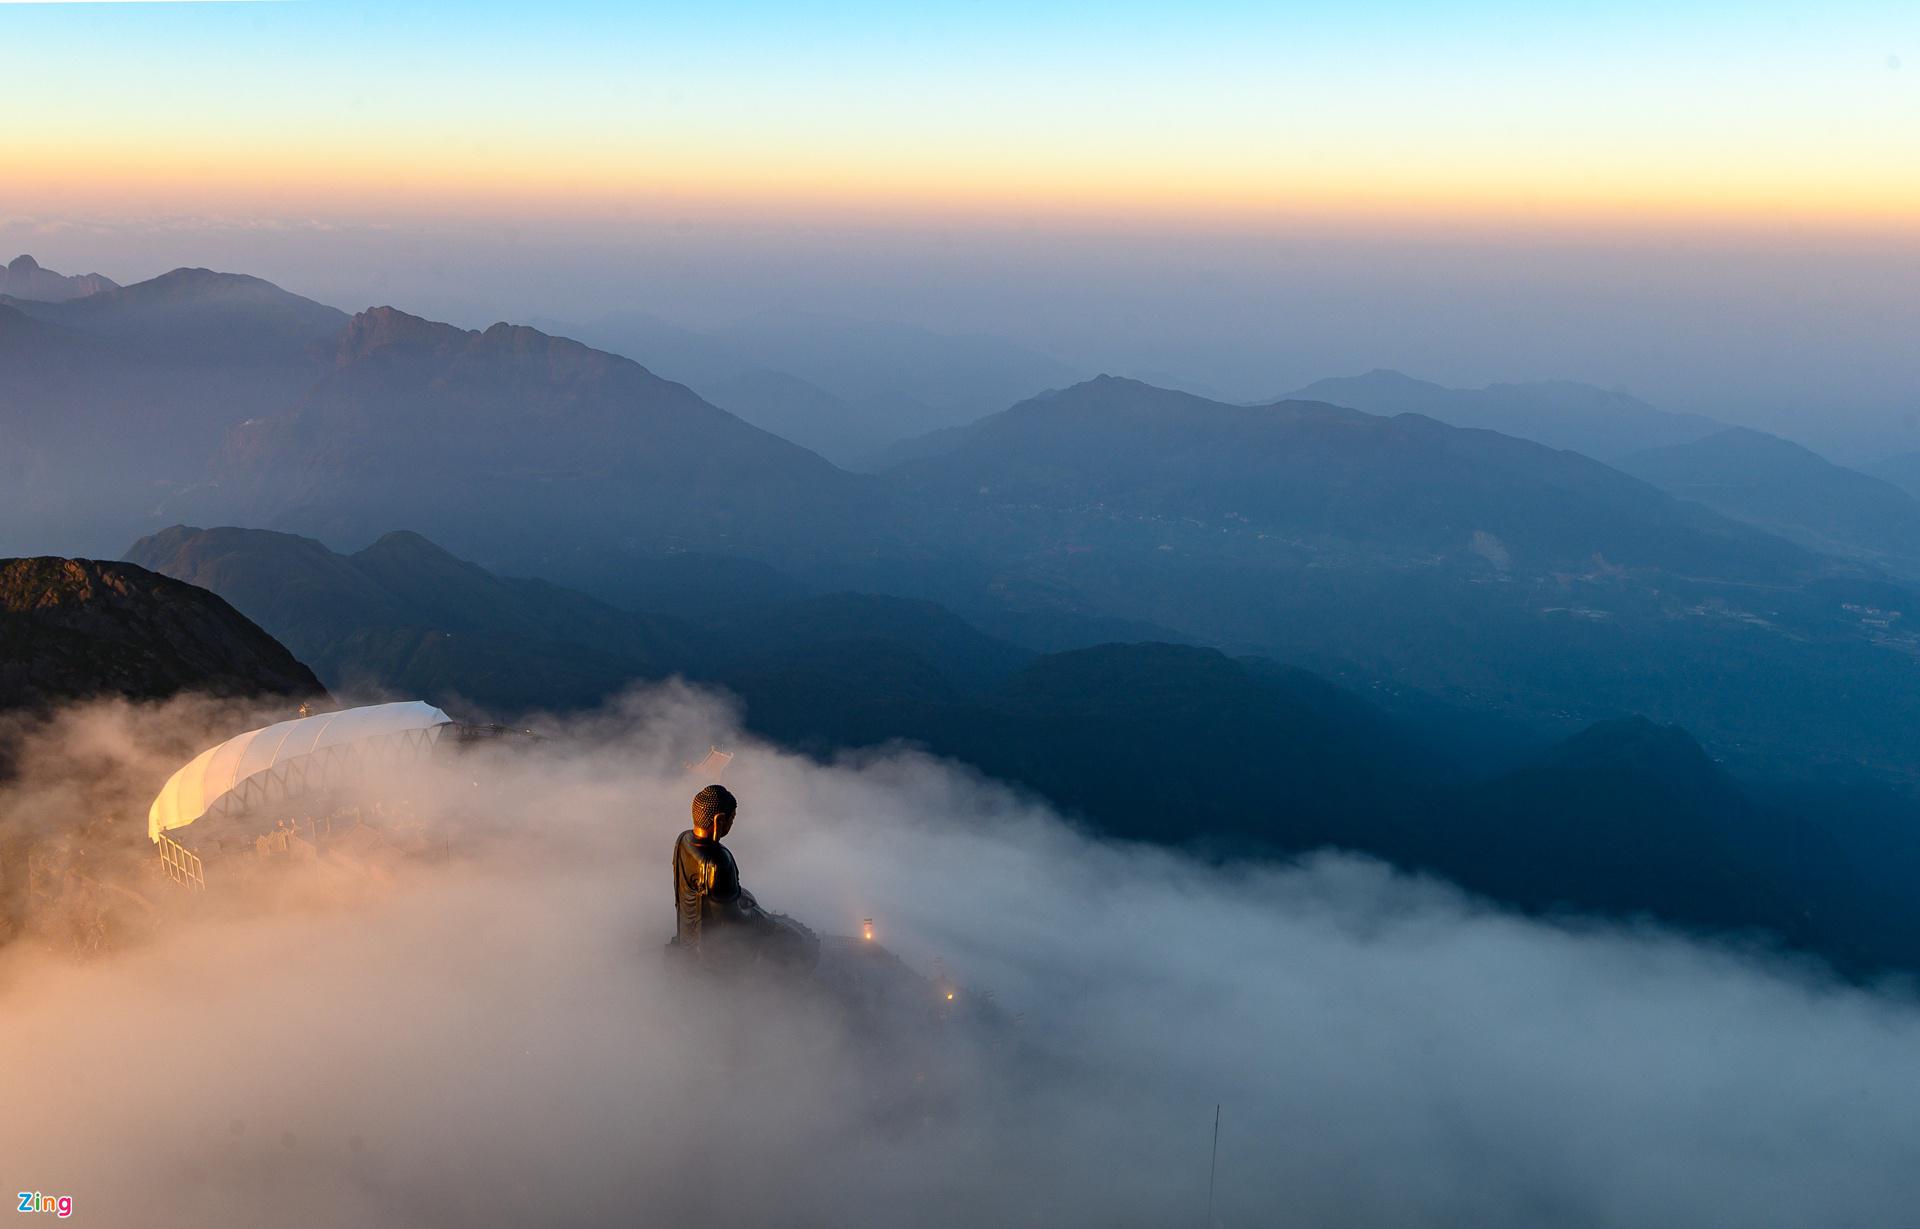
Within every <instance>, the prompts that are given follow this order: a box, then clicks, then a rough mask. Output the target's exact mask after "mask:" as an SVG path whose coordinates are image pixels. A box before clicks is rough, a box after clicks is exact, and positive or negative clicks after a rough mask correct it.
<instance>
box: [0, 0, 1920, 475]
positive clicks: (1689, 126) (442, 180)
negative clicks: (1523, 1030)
mask: <svg viewBox="0 0 1920 1229" xmlns="http://www.w3.org/2000/svg"><path fill="white" fill-rule="evenodd" d="M0 37H5V38H8V39H9V40H10V41H12V42H13V44H14V45H15V46H18V47H22V48H31V49H32V51H31V54H22V55H17V56H15V57H14V59H13V62H12V64H11V66H10V83H11V84H12V86H13V88H14V92H15V94H16V96H17V97H19V98H21V99H25V100H30V101H29V102H28V103H27V104H26V105H27V106H28V107H29V108H30V110H29V111H28V114H29V115H30V117H31V119H32V121H33V122H31V123H24V124H20V125H17V126H13V127H12V129H11V130H10V131H8V132H6V133H4V134H0V162H4V163H5V164H6V165H8V166H9V167H11V168H14V169H15V171H16V173H14V174H13V175H12V176H11V180H12V182H11V183H10V184H9V191H8V194H7V199H6V201H5V203H4V204H3V205H0V249H7V250H10V251H14V252H30V253H32V254H33V255H34V256H36V257H37V258H38V259H40V260H41V261H42V263H44V264H46V265H48V266H49V267H52V268H56V269H59V270H61V271H63V272H68V273H73V272H88V271H91V270H95V269H97V270H98V271H100V272H103V273H106V274H107V275H108V276H111V277H114V278H116V279H117V280H120V281H123V282H124V281H133V280H139V279H140V278H142V277H147V276H151V275H153V274H157V273H160V272H163V271H165V270H166V269H168V268H172V267H175V266H178V265H206V266H209V267H215V268H222V269H228V270H232V271H237V272H247V273H253V274H257V275H259V276H262V277H266V278H268V279H269V280H272V281H274V282H277V283H279V284H280V285H283V286H285V287H286V288H287V289H289V290H293V291H295V292H297V293H301V294H305V295H308V296H310V297H313V298H316V299H319V300H321V301H322V302H327V303H331V304H334V305H336V306H339V307H341V308H343V309H346V310H350V311H351V310H357V309H359V308H363V307H366V306H368V305H371V304H378V303H392V304H394V305H396V306H400V307H403V308H405V309H407V310H409V311H414V312H418V313H421V314H425V315H428V316H432V317H435V318H440V319H446V320H450V321H453V322H455V323H460V324H465V325H484V324H487V323H491V322H492V321H494V320H501V319H506V320H521V321H524V320H528V319H547V320H563V321H591V320H592V319H594V318H595V317H597V316H599V315H603V314H606V313H610V312H618V311H635V310H637V311H643V312H647V313H651V314H654V315H658V316H660V317H662V318H664V319H666V320H669V321H673V322H681V323H693V324H700V323H711V322H715V321H722V320H728V319H734V318H739V317H743V316H748V315H752V314H754V313H756V312H759V311H762V310H766V309H800V310H806V311H813V312H821V313H830V314H844V315H848V316H853V317H857V318H862V319H871V320H883V321H896V322H904V323H910V324H915V325H920V326H923V327H926V328H930V329H934V330H937V331H942V332H981V333H989V334H994V335H997V336H1001V337H1005V338H1007V339H1009V340H1012V341H1014V342H1017V343H1019V344H1021V345H1024V346H1028V347H1031V348H1033V349H1035V350H1038V351H1041V352H1043V353H1045V354H1048V355H1052V356H1054V357H1056V358H1058V359H1059V360H1061V361H1062V362H1064V363H1066V364H1067V365H1069V366H1071V367H1074V368H1076V369H1084V370H1086V371H1088V372H1089V373H1091V372H1094V371H1113V372H1119V373H1143V374H1150V375H1151V374H1158V375H1162V376H1169V377H1173V378H1175V379H1177V380H1178V381H1179V382H1182V383H1184V384H1187V385H1189V386H1191V387H1195V388H1204V389H1210V390H1215V391H1217V392H1219V393H1220V394H1222V395H1225V396H1228V397H1232V398H1235V399H1254V398H1261V397H1268V396H1273V395H1277V394H1279V393H1282V392H1285V391H1287V390H1288V389H1291V388H1295V387H1299V386H1300V385H1302V384H1305V383H1308V382H1310V381H1312V380H1315V379H1319V378H1323V377H1326V376H1332V375H1341V374H1350V373H1354V372H1359V371H1365V370H1368V369H1371V368H1374V367H1391V368H1395V369H1399V370H1402V371H1406V372H1408V373H1409V374H1412V375H1415V376H1419V377H1421V378H1424V379H1430V380H1434V381H1437V382H1440V383H1444V384H1449V385H1454V386H1479V385H1483V384H1486V383H1490V382H1502V381H1529V380H1542V379H1567V380H1575V381H1581V382H1585V383H1591V384H1596V385H1599V386H1602V387H1606V388H1619V389H1625V390H1627V391H1631V392H1632V393H1634V394H1635V395H1637V396H1640V397H1642V398H1644V399H1645V400H1648V401H1650V402H1652V403H1654V404H1656V405H1659V406H1661V407H1663V408H1667V409H1672V410H1677V411H1693V412H1699V413H1704V414H1709V415H1712V416H1715V417H1718V418H1722V419H1725V420H1727V421H1729V422H1734V423H1739V424H1742V425H1751V426H1757V427H1761V428H1764V429H1768V430H1773V431H1777V432H1781V433H1783V434H1787V435H1789V436H1791V437H1793V438H1795V439H1798V440H1801V441H1802V442H1805V443H1807V444H1809V445H1811V446H1813V447H1816V448H1818V449H1821V450H1823V451H1826V452H1828V453H1830V454H1831V455H1833V456H1834V458H1835V459H1837V460H1841V461H1850V462H1857V463H1864V462H1865V461H1868V460H1871V459H1874V458H1877V457H1883V456H1885V455H1887V454H1889V453H1893V452H1899V451H1903V450H1908V449H1920V425H1917V424H1916V417H1915V415H1916V410H1920V349H1917V348H1916V347H1914V346H1913V345H1911V342H1910V336H1909V335H1910V333H1911V316H1912V311H1913V306H1914V304H1913V294H1912V289H1911V288H1912V287H1913V286H1914V285H1916V284H1920V223H1916V219H1917V218H1920V172H1917V171H1916V169H1915V168H1916V163H1915V162H1914V160H1913V159H1912V157H1911V149H1912V142H1913V138H1914V136H1915V134H1916V131H1917V130H1920V71H1916V69H1920V17H1916V15H1915V12H1914V11H1913V10H1911V9H1910V8H1908V7H1905V6H1900V5H1893V4H1881V3H1853V4H1847V5H1843V6H1840V7H1838V8H1835V9H1828V10H1823V12H1822V13H1821V14H1820V16H1819V19H1818V20H1817V21H1816V20H1812V19H1809V18H1808V17H1807V16H1805V15H1804V14H1802V13H1800V12H1798V11H1797V10H1796V8H1795V7H1794V6H1790V5H1784V4H1763V5H1746V6H1739V7H1737V8H1736V7H1735V6H1731V5H1725V4H1719V3H1716V4H1712V5H1706V6H1699V7H1697V8H1695V9H1693V10H1691V11H1688V12H1685V13H1680V12H1674V11H1670V10H1668V9H1666V8H1663V7H1661V6H1651V5H1645V6H1641V5H1636V6H1633V8H1632V10H1631V11H1630V12H1628V13H1625V14H1622V13H1620V12H1619V11H1617V10H1615V11H1613V12H1611V14H1610V16H1609V17H1608V18H1607V19H1602V18H1600V17H1598V16H1594V17H1583V16H1579V15H1574V14H1566V13H1546V12H1537V11H1534V10H1532V9H1530V8H1526V7H1524V6H1515V5H1510V4H1504V3H1500V4H1471V5H1452V6H1444V7H1441V8H1435V7H1434V6H1427V5H1414V4H1408V3H1400V2H1383V3H1379V4H1375V5H1372V6H1370V7H1369V8H1367V9H1366V10H1364V11H1361V12H1346V13H1343V14H1340V15H1335V14H1332V13H1328V12H1323V11H1319V10H1316V9H1314V8H1312V7H1311V6H1298V5H1281V6H1248V5H1240V4H1219V5H1212V6H1207V7H1205V8H1203V9H1200V10H1194V11H1190V12H1186V13H1183V14H1182V15H1181V16H1180V17H1178V18H1177V19H1176V18H1175V17H1173V16H1172V15H1170V14H1168V13H1164V12H1160V11H1158V10H1156V9H1154V8H1152V7H1151V6H1136V5H1123V6H1118V7H1114V6H1102V7H1101V8H1099V9H1098V10H1095V9H1092V8H1088V7H1086V6H1081V5H1040V6H1022V7H1021V8H1020V9H1018V10H1012V9H1008V8H1005V7H1002V6H993V5H989V6H984V7H964V8H963V7H955V6H916V7H915V9H914V10H913V11H912V12H905V11H896V10H893V9H891V8H888V7H887V6H878V5H872V4H866V3H839V4H816V5H806V6H797V7H787V6H769V5H764V4H757V3H741V4H735V5H729V6H724V7H722V8H721V9H718V10H708V11H705V12H704V13H703V15H702V17H701V18H700V19H699V20H693V19H691V18H689V17H688V16H687V15H685V14H658V13H647V12H642V11H628V10H623V9H620V8H619V7H617V6H608V5H604V4H599V3H589V2H581V0H570V2H567V3H558V4H553V5H545V6H541V7H540V8H539V9H538V10H537V12H536V11H533V10H524V9H521V8H519V7H517V6H507V5H495V4H478V5H466V6H461V7H460V8H458V9H453V8H448V7H446V6H442V5H438V4H422V5H410V6H404V7H402V8H394V7H391V6H375V5H369V4H363V3H358V2H356V0H341V2H331V3H311V4H290V5H256V4H154V5H145V4H143V5H118V4H107V5H96V4H87V5H68V4H50V5H39V4H36V5H4V6H0ZM80 64H85V65H87V66H88V71H85V72H75V71H73V69H74V66H76V65H80ZM182 65H186V66H191V67H189V68H186V69H184V70H183V69H182V67H181V66H182ZM215 68H217V71H210V70H212V69H215ZM634 357H636V358H639V359H640V360H641V361H642V362H644V361H645V360H646V356H645V355H636V356H634Z"/></svg>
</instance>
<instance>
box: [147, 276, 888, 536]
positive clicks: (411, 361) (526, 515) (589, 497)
mask: <svg viewBox="0 0 1920 1229" xmlns="http://www.w3.org/2000/svg"><path fill="white" fill-rule="evenodd" d="M214 475H215V476H214V480H213V481H212V482H210V483H208V484H206V485H205V486H203V487H201V488H199V489H197V490H195V491H194V492H192V493H190V495H188V496H186V497H184V498H183V499H182V500H180V501H179V503H178V504H177V505H176V506H177V507H179V508H182V509H186V510H188V511H191V512H193V513H194V514H195V515H204V516H207V517H208V518H209V519H215V518H217V519H221V520H237V521H242V522H246V523H251V524H259V525H269V526H274V527H278V528H287V529H292V530H296V531H299V532H304V533H311V534H316V535H320V536H324V537H326V538H328V539H330V540H332V541H336V542H354V541H368V540H371V539H372V538H374V537H377V536H378V535H379V534H380V533H381V532H383V531H384V530H385V529H386V527H388V526H391V525H395V524H409V525H416V526H419V527H420V528H421V530H422V531H423V532H426V533H428V534H429V535H430V536H432V537H433V538H434V539H435V540H438V541H443V542H446V543H448V544H449V545H451V546H452V547H453V548H454V549H456V550H459V551H461V552H462V553H468V554H473V555H477V556H480V557H482V558H485V559H488V560H491V561H504V562H505V563H506V564H507V565H508V566H513V567H516V568H519V569H523V570H535V571H539V570H544V569H543V567H542V565H543V564H553V565H554V566H555V567H563V566H564V564H565V562H566V561H565V556H566V555H568V554H570V553H572V552H577V551H582V550H586V551H591V552H594V553H596V554H599V555H602V556H609V555H610V556H612V557H621V556H625V555H629V554H632V553H645V552H659V551H664V550H669V549H695V550H707V551H716V552H722V553H725V552H729V551H753V552H756V553H760V554H762V555H770V554H781V553H785V552H791V553H793V554H794V555H796V556H801V557H805V556H809V555H810V556H813V557H816V558H821V557H825V558H831V557H832V556H833V555H834V552H835V551H836V550H840V549H843V548H844V547H845V546H846V544H848V543H849V542H851V541H854V540H859V539H862V538H864V537H866V536H867V533H868V529H869V527H871V526H874V525H877V524H878V523H879V521H878V520H877V519H876V518H874V517H873V516H872V515H871V514H870V508H871V498H870V494H869V492H868V490H867V484H864V483H862V482H860V481H859V480H857V479H854V478H853V477H851V476H850V475H847V474H844V473H842V472H840V471H838V470H836V469H834V468H833V467H832V466H831V465H829V464H827V463H826V462H825V461H822V460H821V459H820V458H819V457H817V456H815V455H813V454H812V453H809V452H807V451H805V450H804V449H801V448H799V447H796V446H795V445H792V444H789V443H787V442H786V441H785V440H782V439H779V438H778V437H776V436H772V435H769V434H767V433H766V432H764V431H761V430H759V429H758V428H755V427H750V426H748V425H747V424H746V423H744V422H741V421H740V420H739V419H737V418H735V417H733V416H732V415H731V414H728V413H726V412H724V411H722V410H718V409H716V408H714V407H713V406H711V405H709V404H707V403H706V402H705V401H703V400H701V399H700V397H698V396H697V395H696V394H694V393H693V392H692V391H691V390H689V389H687V388H686V387H685V386H683V385H679V384H673V383H670V382H668V381H666V380H662V379H660V378H658V377H657V376H655V375H653V374H652V373H651V372H649V371H647V370H646V369H645V368H643V367H641V366H639V365H638V364H636V363H633V362H630V361H628V360H626V359H623V358H619V357H617V356H615V355H611V354H606V353H603V352H601V351H597V350H592V349H589V348H588V347H586V346H583V345H581V344H579V343H578V342H573V341H568V340H566V339H564V338H556V337H549V336H547V335H546V334H544V333H540V332H537V331H535V330H533V329H528V328H517V327H514V326H510V325H504V324H501V325H495V326H494V327H492V328H490V329H488V330H486V331H485V332H483V333H482V332H468V331H466V330H462V329H456V328H453V327H451V326H449V325H444V324H435V323H432V322H429V321H426V320H422V319H420V318H418V317H414V316H409V315H407V314H405V313H403V312H398V311H395V310H393V309H391V308H378V309H375V310H373V311H369V312H363V313H361V314H360V315H359V316H356V317H354V319H353V321H352V322H351V323H350V324H349V325H348V327H347V328H346V330H345V331H344V333H343V334H342V335H341V337H340V339H339V341H338V344H337V346H336V348H335V351H334V357H333V363H332V369H331V370H330V371H329V372H328V373H327V374H326V376H325V377H324V378H323V379H322V380H321V381H320V382H319V383H318V385H316V386H315V387H314V388H313V390H312V391H311V392H310V393H308V394H307V395H306V396H305V397H304V398H303V399H302V400H301V401H300V402H299V403H298V405H297V406H296V407H294V408H293V409H291V410H290V411H288V412H286V413H282V414H276V415H273V416H270V417H265V418H261V419H258V420H256V421H251V422H248V423H245V424H243V425H241V426H240V427H238V428H236V429H235V430H234V432H233V433H232V435H231V437H230V439H229V440H228V442H227V445H226V447H225V448H224V449H223V451H222V453H221V455H220V457H219V459H218V461H217V462H216V465H215V468H214Z"/></svg>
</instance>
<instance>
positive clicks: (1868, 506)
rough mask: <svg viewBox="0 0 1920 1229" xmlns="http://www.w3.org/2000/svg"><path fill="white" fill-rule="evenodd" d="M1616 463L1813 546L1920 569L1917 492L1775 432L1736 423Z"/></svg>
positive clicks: (1905, 570) (1919, 572)
mask: <svg viewBox="0 0 1920 1229" xmlns="http://www.w3.org/2000/svg"><path fill="white" fill-rule="evenodd" d="M1620 468H1621V469H1623V470H1625V471H1626V472H1627V473H1630V474H1633V475H1635V476H1636V477H1639V478H1644V479H1645V480H1646V481H1648V482H1651V483H1653V484H1654V485H1655V486H1657V487H1660V488H1661V489H1662V490H1665V491H1669V492H1671V493H1672V494H1674V495H1678V496H1680V497H1681V498H1682V499H1691V500H1694V501H1696V502H1698V503H1702V504H1705V505H1707V506H1708V507H1710V508H1713V509H1715V510H1716V511H1719V512H1724V513H1726V514H1727V515H1728V516H1732V517H1737V518H1738V519H1740V520H1743V521H1746V522H1748V523H1750V524H1754V525H1759V526H1761V527H1763V528H1766V529H1769V530H1772V531H1773V532H1775V533H1778V534H1780V535H1781V536H1782V537H1786V538H1791V539H1792V540H1794V541H1796V542H1799V543H1801V544H1802V545H1805V546H1808V547H1811V548H1813V549H1815V550H1820V551H1824V552H1826V553H1828V554H1833V555H1842V556H1849V557H1853V558H1859V559H1865V560H1869V561H1871V562H1874V563H1877V564H1879V565H1881V566H1882V567H1884V568H1886V569H1887V570H1888V571H1890V572H1894V573H1897V574H1899V575H1902V576H1904V577H1907V578H1910V579H1912V578H1920V500H1915V499H1914V498H1913V497H1912V496H1911V495H1909V494H1907V493H1906V492H1905V491H1903V490H1901V489H1900V488H1899V487H1897V486H1895V485H1894V484H1892V483H1890V482H1886V481H1883V480H1881V479H1879V478H1874V477H1870V476H1868V475H1866V474H1863V473H1860V472H1859V471H1857V470H1851V469H1846V468H1844V467H1842V466H1838V465H1835V464H1833V463H1832V462H1830V461H1828V460H1826V459H1825V458H1823V457H1820V456H1819V455H1817V454H1815V453H1813V452H1811V451H1809V450H1808V449H1805V448H1802V447H1801V446H1800V445H1798V444H1794V443H1790V442H1789V441H1787V440H1783V439H1781V438H1780V437H1779V436H1777V435H1768V434H1767V433H1765V432H1763V431H1750V430H1748V429H1747V428H1745V427H1734V428H1732V429H1730V430H1726V431H1721V432H1718V433H1717V434H1714V435H1710V436H1708V437H1707V438H1705V439H1701V440H1694V441H1693V442H1691V443H1687V444H1676V445H1674V446H1672V447H1668V448H1658V449H1653V450H1650V451H1647V452H1642V453H1637V454H1635V455H1633V456H1630V457H1627V458H1625V459H1624V460H1622V461H1621V462H1620Z"/></svg>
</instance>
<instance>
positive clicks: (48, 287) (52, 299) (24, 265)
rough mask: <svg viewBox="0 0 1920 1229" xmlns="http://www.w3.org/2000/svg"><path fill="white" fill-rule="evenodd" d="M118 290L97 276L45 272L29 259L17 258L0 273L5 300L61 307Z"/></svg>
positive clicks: (0, 291) (25, 257)
mask: <svg viewBox="0 0 1920 1229" xmlns="http://www.w3.org/2000/svg"><path fill="white" fill-rule="evenodd" d="M117 286H118V283H117V282H114V281H113V280H111V279H110V278H107V277H105V276H102V275H101V274H98V273H80V274H75V275H73V276H70V277H69V276H67V275H64V274H60V273H55V272H54V271H53V270H52V269H46V268H42V267H41V265H40V262H39V261H37V260H35V259H34V258H33V257H31V256H27V255H20V256H16V257H14V258H13V259H12V260H10V261H8V262H7V265H6V267H5V268H4V269H0V296H4V297H6V298H13V299H33V300H37V301H40V302H46V303H62V302H65V301H66V300H68V299H78V298H80V297H82V296H84V295H90V294H95V293H98V292H99V291H102V290H113V289H116V288H117Z"/></svg>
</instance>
